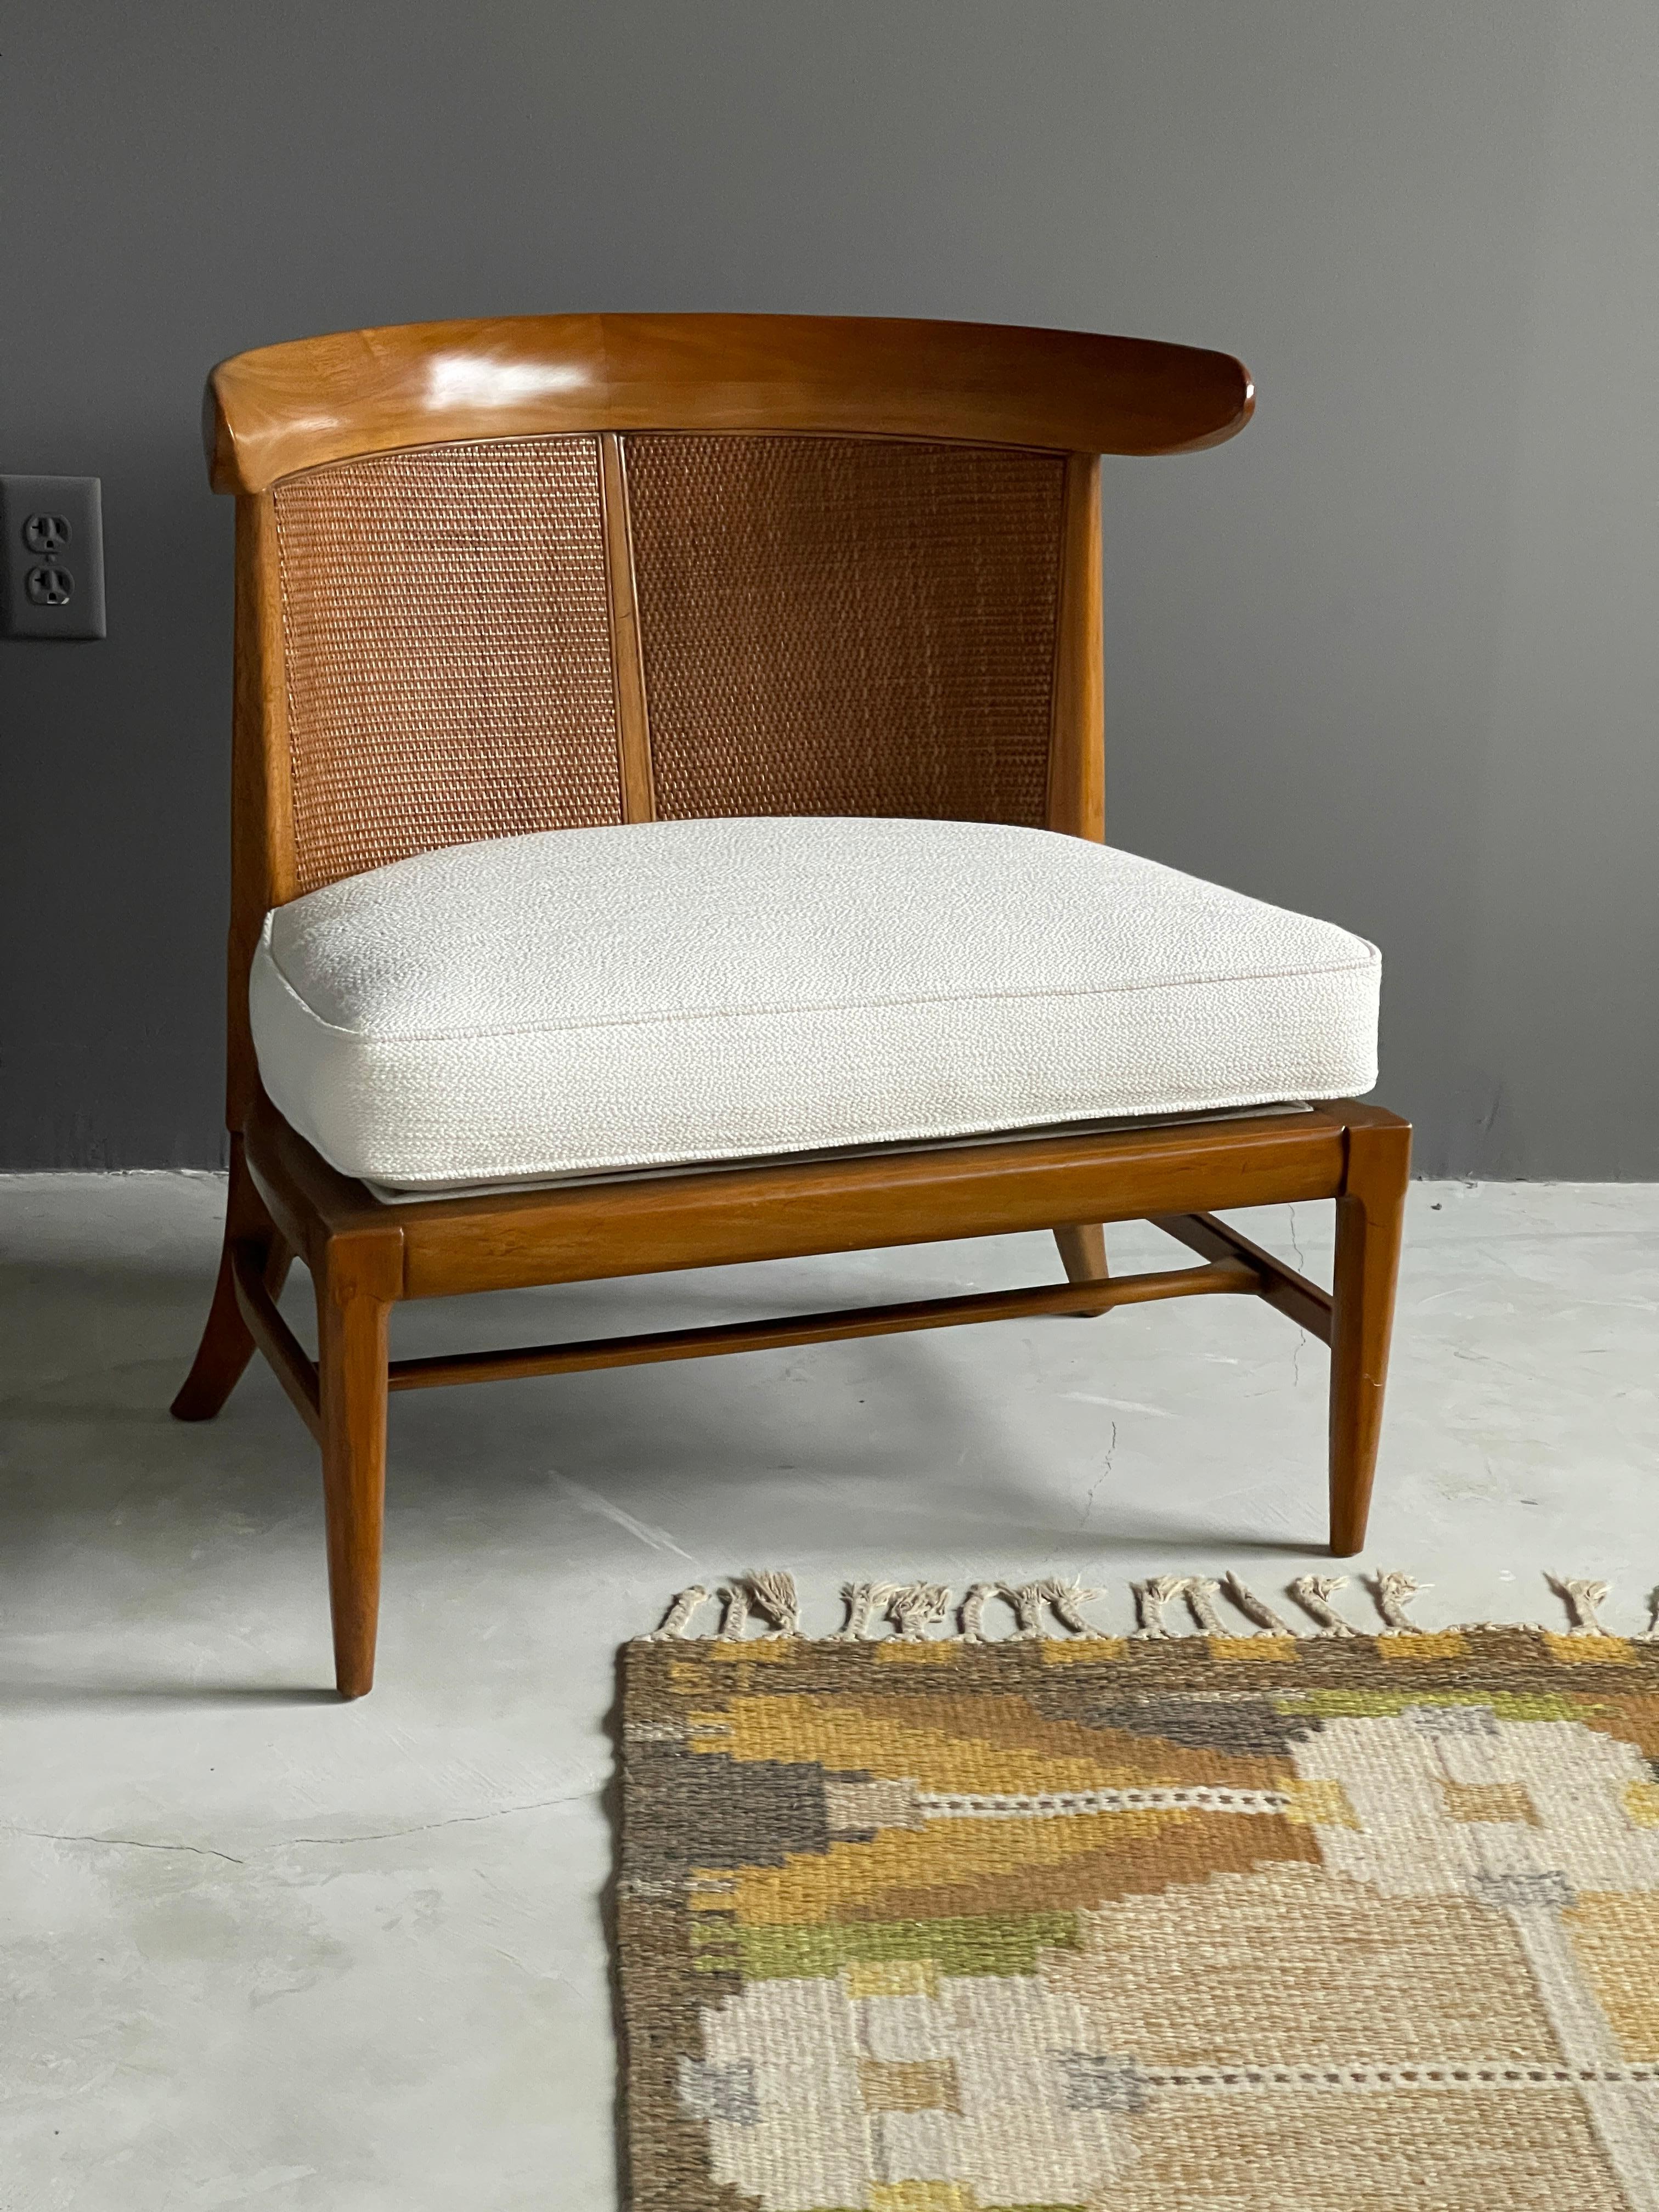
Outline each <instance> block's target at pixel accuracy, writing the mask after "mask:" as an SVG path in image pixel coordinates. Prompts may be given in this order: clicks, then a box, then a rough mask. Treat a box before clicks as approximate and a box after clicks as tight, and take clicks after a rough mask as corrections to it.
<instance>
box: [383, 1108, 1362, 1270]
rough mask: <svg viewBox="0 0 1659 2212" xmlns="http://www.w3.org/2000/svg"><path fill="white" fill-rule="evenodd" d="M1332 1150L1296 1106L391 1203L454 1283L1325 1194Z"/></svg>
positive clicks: (754, 1256)
mask: <svg viewBox="0 0 1659 2212" xmlns="http://www.w3.org/2000/svg"><path fill="white" fill-rule="evenodd" d="M1342 1161H1343V1133H1342V1127H1341V1124H1340V1121H1336V1120H1335V1119H1334V1118H1333V1117H1330V1116H1328V1115H1322V1116H1319V1117H1316V1116H1314V1115H1306V1114H1303V1115H1294V1116H1291V1115H1286V1116H1285V1118H1284V1119H1283V1120H1279V1119H1272V1120H1269V1119H1263V1120H1261V1121H1254V1120H1253V1121H1249V1122H1242V1121H1240V1122H1212V1123H1209V1124H1206V1127H1204V1128H1203V1129H1201V1130H1199V1129H1188V1130H1185V1131H1183V1132H1182V1133H1181V1136H1180V1138H1178V1139H1176V1140H1175V1141H1171V1139H1170V1133H1167V1132H1164V1131H1156V1130H1154V1131H1135V1132H1125V1133H1121V1134H1109V1135H1105V1136H1099V1137H1070V1138H1053V1139H1029V1140H1024V1141H1020V1142H1015V1143H1012V1144H998V1143H993V1144H987V1145H972V1146H957V1147H952V1148H951V1149H950V1150H941V1151H939V1152H908V1153H894V1154H888V1155H884V1156H878V1157H877V1158H868V1157H866V1158H861V1159H844V1160H819V1161H812V1162H810V1163H808V1164H805V1165H803V1166H799V1167H789V1166H781V1167H771V1168H757V1169H742V1168H738V1169H731V1170H724V1171H722V1172H718V1173H714V1174H706V1175H704V1174H692V1175H684V1176H663V1177H648V1178H644V1179H641V1180H639V1181H635V1182H615V1183H600V1184H589V1185H586V1186H579V1187H577V1188H569V1189H565V1190H546V1191H537V1192H526V1193H524V1194H513V1195H511V1196H504V1197H503V1198H501V1199H500V1200H494V1201H489V1200H486V1201H482V1202H471V1203H469V1202H468V1201H466V1200H440V1201H436V1202H433V1203H429V1204H424V1205H419V1204H417V1205H413V1206H396V1207H388V1208H387V1209H386V1211H387V1212H392V1213H395V1215H396V1216H397V1218H398V1225H399V1227H400V1229H401V1231H402V1233H403V1238H404V1296H405V1297H410V1298H423V1297H449V1296H452V1295H453V1294H454V1293H455V1292H456V1291H485V1290H511V1289H521V1288H524V1287H526V1286H527V1285H530V1284H532V1283H538V1282H548V1283H552V1282H561V1283H569V1282H593V1281H598V1280H599V1279H603V1278H605V1277H610V1276H616V1275H638V1274H659V1273H670V1272H672V1271H674V1270H677V1269H679V1268H683V1267H724V1266H732V1265H736V1264H738V1263H739V1262H746V1261H756V1260H781V1259H790V1258H799V1257H803V1256H805V1255H807V1254H809V1253H815V1252H859V1251H869V1250H874V1249H878V1248H881V1247H884V1246H892V1245H897V1244H921V1243H939V1242H943V1241H945V1240H948V1239H950V1238H952V1237H996V1236H1011V1235H1014V1234H1016V1233H1018V1231H1022V1230H1042V1229H1052V1228H1054V1226H1056V1225H1069V1224H1071V1223H1073V1222H1077V1221H1085V1222H1092V1221H1131V1220H1139V1219H1141V1218H1144V1217H1145V1216H1146V1215H1147V1214H1151V1213H1186V1212H1199V1211H1200V1210H1202V1209H1204V1208H1205V1207H1206V1205H1208V1206H1278V1205H1283V1204H1287V1203H1289V1202H1290V1201H1291V1200H1302V1199H1312V1198H1330V1197H1333V1196H1334V1194H1336V1192H1337V1191H1338V1190H1339V1189H1340V1187H1341V1180H1342Z"/></svg>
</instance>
